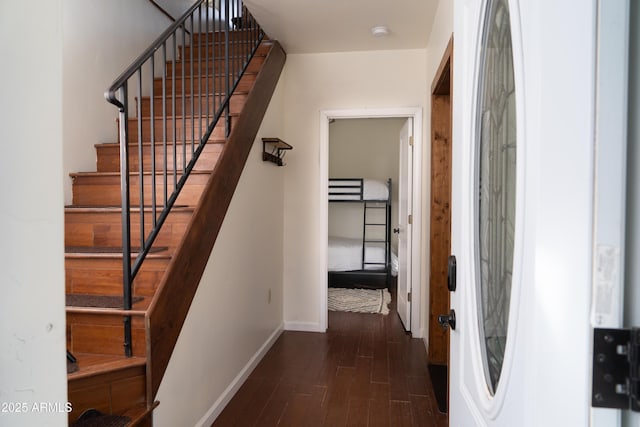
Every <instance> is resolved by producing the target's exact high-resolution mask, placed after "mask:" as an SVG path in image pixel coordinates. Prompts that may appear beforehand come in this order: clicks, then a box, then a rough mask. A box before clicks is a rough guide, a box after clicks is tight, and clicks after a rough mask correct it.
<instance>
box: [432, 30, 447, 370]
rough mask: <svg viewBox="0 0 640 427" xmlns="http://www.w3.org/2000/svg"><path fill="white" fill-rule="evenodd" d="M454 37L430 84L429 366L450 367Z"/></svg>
mask: <svg viewBox="0 0 640 427" xmlns="http://www.w3.org/2000/svg"><path fill="white" fill-rule="evenodd" d="M452 82H453V35H452V36H451V38H450V39H449V43H448V44H447V47H446V49H445V51H444V54H443V55H442V59H441V60H440V65H439V66H438V70H437V72H436V74H435V77H434V79H433V82H432V84H431V179H430V186H431V200H430V219H429V224H430V226H429V325H428V328H429V345H428V356H429V363H432V364H438V365H448V364H449V329H446V330H445V329H443V328H442V327H441V326H440V325H439V324H438V315H440V314H446V313H448V312H449V290H448V288H447V258H448V256H449V254H450V253H451V165H452V157H451V156H452V153H451V141H452V138H451V134H452V108H451V100H452V99H453V98H452V95H453V90H452Z"/></svg>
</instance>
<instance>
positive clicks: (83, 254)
mask: <svg viewBox="0 0 640 427" xmlns="http://www.w3.org/2000/svg"><path fill="white" fill-rule="evenodd" d="M136 256H138V253H137V252H135V253H132V254H131V257H132V258H133V257H136ZM65 258H80V259H81V258H103V259H108V258H114V259H118V258H119V259H121V258H122V253H121V252H120V253H117V252H108V253H89V252H67V253H65ZM147 258H148V259H154V258H155V259H171V254H169V253H168V252H162V253H150V254H148V255H147Z"/></svg>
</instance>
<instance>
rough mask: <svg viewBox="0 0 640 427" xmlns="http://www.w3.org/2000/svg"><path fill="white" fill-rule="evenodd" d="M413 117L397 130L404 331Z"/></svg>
mask: <svg viewBox="0 0 640 427" xmlns="http://www.w3.org/2000/svg"><path fill="white" fill-rule="evenodd" d="M412 136H413V120H412V119H411V118H408V119H407V121H406V122H405V123H404V125H403V126H402V129H401V130H400V156H399V157H400V167H399V178H398V228H397V229H396V230H394V231H396V232H397V234H398V287H397V308H398V315H399V316H400V319H401V320H402V324H403V325H404V328H405V329H406V330H407V331H410V330H411V303H410V294H411V274H410V273H411V235H412V233H411V224H410V222H409V215H411V194H412V189H411V185H412V181H413V180H412V171H411V169H412V164H413V155H412V154H413V153H412V147H411V144H410V140H411V137H412Z"/></svg>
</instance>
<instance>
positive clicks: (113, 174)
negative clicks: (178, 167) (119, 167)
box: [69, 170, 211, 179]
mask: <svg viewBox="0 0 640 427" xmlns="http://www.w3.org/2000/svg"><path fill="white" fill-rule="evenodd" d="M129 175H130V176H139V175H140V172H129ZM142 175H149V176H150V175H151V172H150V171H143V172H142ZM156 175H159V176H162V175H163V173H162V171H160V172H156ZM167 175H168V176H169V177H170V178H172V179H173V171H169V172H168V173H167ZM177 175H178V176H182V175H181V174H177ZM191 175H211V171H202V170H193V171H191ZM69 176H70V177H72V178H75V177H84V176H104V177H118V178H120V172H95V171H94V172H71V173H70V174H69Z"/></svg>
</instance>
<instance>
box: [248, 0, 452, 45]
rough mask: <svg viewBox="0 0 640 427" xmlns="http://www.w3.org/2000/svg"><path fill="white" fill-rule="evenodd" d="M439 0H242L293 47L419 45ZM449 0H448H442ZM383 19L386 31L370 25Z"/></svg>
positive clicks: (274, 35)
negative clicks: (380, 34) (382, 34)
mask: <svg viewBox="0 0 640 427" xmlns="http://www.w3.org/2000/svg"><path fill="white" fill-rule="evenodd" d="M438 1H440V0H244V3H245V4H246V5H247V7H248V8H249V10H251V12H252V14H253V15H254V16H255V18H256V19H257V20H258V22H259V23H260V25H261V26H262V27H263V29H264V30H265V32H266V33H267V34H268V35H269V36H270V37H271V38H273V39H276V40H278V41H279V42H280V44H281V45H282V46H283V48H284V50H285V51H286V52H287V53H289V54H291V53H319V52H347V51H360V50H394V49H419V48H424V47H426V45H427V40H428V37H429V34H430V33H431V26H432V24H433V17H434V15H435V12H436V8H437V6H438ZM446 1H448V0H446ZM379 25H385V26H387V27H388V28H389V35H388V36H386V37H374V36H373V35H372V34H371V28H372V27H374V26H379Z"/></svg>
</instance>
